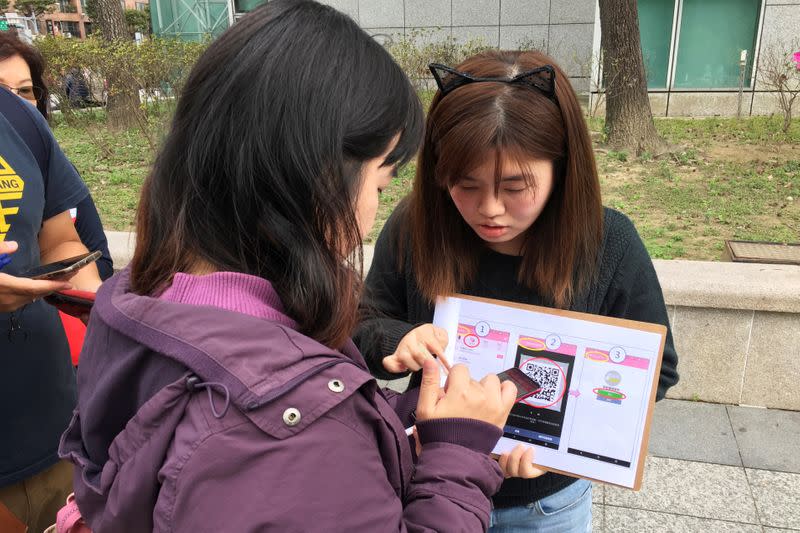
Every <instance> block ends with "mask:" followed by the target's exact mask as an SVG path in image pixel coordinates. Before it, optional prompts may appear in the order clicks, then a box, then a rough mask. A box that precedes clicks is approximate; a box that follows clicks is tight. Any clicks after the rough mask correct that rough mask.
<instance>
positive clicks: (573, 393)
mask: <svg viewBox="0 0 800 533" xmlns="http://www.w3.org/2000/svg"><path fill="white" fill-rule="evenodd" d="M569 395H570V396H575V397H576V398H577V397H578V396H580V395H581V391H579V390H578V389H570V391H569Z"/></svg>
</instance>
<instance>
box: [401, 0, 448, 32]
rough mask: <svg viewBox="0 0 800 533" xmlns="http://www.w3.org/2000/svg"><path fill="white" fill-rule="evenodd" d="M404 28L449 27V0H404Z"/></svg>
mask: <svg viewBox="0 0 800 533" xmlns="http://www.w3.org/2000/svg"><path fill="white" fill-rule="evenodd" d="M405 10H406V26H441V27H445V26H450V25H451V23H452V18H451V9H450V0H406V1H405Z"/></svg>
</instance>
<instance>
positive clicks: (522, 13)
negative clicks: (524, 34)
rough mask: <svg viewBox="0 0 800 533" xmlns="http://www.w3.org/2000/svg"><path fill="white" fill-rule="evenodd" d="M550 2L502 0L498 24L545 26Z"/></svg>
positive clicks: (548, 16)
mask: <svg viewBox="0 0 800 533" xmlns="http://www.w3.org/2000/svg"><path fill="white" fill-rule="evenodd" d="M549 19H550V0H503V1H502V2H501V3H500V24H547V23H548V22H549Z"/></svg>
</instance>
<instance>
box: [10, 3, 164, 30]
mask: <svg viewBox="0 0 800 533" xmlns="http://www.w3.org/2000/svg"><path fill="white" fill-rule="evenodd" d="M149 2H150V0H120V3H121V4H122V9H137V10H144V9H147V7H148V5H149ZM9 11H10V12H11V13H16V11H15V9H14V0H11V2H10V3H9ZM6 18H7V19H8V20H16V18H17V17H14V16H13V15H12V16H10V17H6ZM16 26H19V24H16ZM33 29H34V33H38V34H45V35H56V36H64V37H73V38H78V39H85V38H86V37H87V36H88V35H91V34H92V31H93V30H94V28H93V25H92V21H91V19H90V18H89V17H88V15H87V14H86V0H57V1H56V2H54V4H53V10H52V11H51V12H50V13H45V14H44V15H40V16H39V17H37V24H36V28H33Z"/></svg>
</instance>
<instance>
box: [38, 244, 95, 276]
mask: <svg viewBox="0 0 800 533" xmlns="http://www.w3.org/2000/svg"><path fill="white" fill-rule="evenodd" d="M101 255H102V253H101V252H99V251H95V252H90V253H86V254H81V255H78V256H75V257H70V258H68V259H61V260H59V261H54V262H52V263H48V264H46V265H40V266H38V267H34V268H32V269H30V270H28V271H27V272H25V273H24V274H22V277H24V278H30V279H39V280H43V279H44V280H53V281H66V280H68V279H69V278H71V277H72V276H74V275H75V274H76V273H77V272H78V270H80V269H82V268H83V267H85V266H86V265H88V264H90V263H94V262H95V261H97V260H98V259H99V258H100V256H101Z"/></svg>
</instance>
